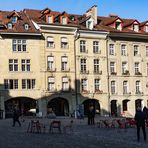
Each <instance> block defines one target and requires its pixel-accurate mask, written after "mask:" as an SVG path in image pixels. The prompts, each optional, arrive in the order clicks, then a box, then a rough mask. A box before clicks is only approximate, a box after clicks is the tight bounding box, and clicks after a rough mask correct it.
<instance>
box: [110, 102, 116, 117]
mask: <svg viewBox="0 0 148 148" xmlns="http://www.w3.org/2000/svg"><path fill="white" fill-rule="evenodd" d="M111 115H112V116H115V117H116V116H117V100H112V101H111Z"/></svg>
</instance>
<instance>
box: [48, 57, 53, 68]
mask: <svg viewBox="0 0 148 148" xmlns="http://www.w3.org/2000/svg"><path fill="white" fill-rule="evenodd" d="M47 69H48V70H54V57H53V56H49V57H47Z"/></svg>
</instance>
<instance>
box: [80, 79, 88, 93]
mask: <svg viewBox="0 0 148 148" xmlns="http://www.w3.org/2000/svg"><path fill="white" fill-rule="evenodd" d="M81 88H82V91H87V90H88V89H87V79H82V80H81Z"/></svg>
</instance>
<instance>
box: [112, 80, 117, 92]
mask: <svg viewBox="0 0 148 148" xmlns="http://www.w3.org/2000/svg"><path fill="white" fill-rule="evenodd" d="M115 93H116V82H115V81H111V94H115Z"/></svg>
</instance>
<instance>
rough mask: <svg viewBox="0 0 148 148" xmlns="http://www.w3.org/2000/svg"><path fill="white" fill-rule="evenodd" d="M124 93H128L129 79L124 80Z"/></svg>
mask: <svg viewBox="0 0 148 148" xmlns="http://www.w3.org/2000/svg"><path fill="white" fill-rule="evenodd" d="M123 94H128V81H123Z"/></svg>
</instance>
